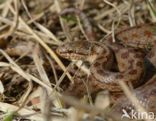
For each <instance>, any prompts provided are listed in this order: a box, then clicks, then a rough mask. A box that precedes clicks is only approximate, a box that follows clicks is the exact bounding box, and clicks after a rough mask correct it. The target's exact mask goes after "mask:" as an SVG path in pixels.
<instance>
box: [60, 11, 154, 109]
mask: <svg viewBox="0 0 156 121" xmlns="http://www.w3.org/2000/svg"><path fill="white" fill-rule="evenodd" d="M70 11H72V9H71V10H70ZM64 13H66V12H64ZM77 14H80V12H78V13H77ZM88 31H89V30H87V32H88ZM87 32H86V33H87ZM88 35H91V33H89V34H88ZM155 35H156V26H155V25H154V24H149V25H139V26H135V27H129V28H126V29H123V30H121V31H118V32H116V33H115V40H116V41H115V42H113V39H112V36H111V35H110V36H109V37H107V39H106V40H105V41H104V42H103V43H97V42H95V41H93V40H95V39H91V41H86V40H83V41H82V40H79V41H72V42H67V43H64V44H62V45H61V46H59V47H58V49H57V53H58V54H59V55H60V56H62V57H64V58H66V59H70V60H84V61H89V62H90V63H91V67H90V76H89V78H90V81H91V82H90V83H91V86H92V88H93V90H94V87H96V88H95V90H96V89H97V88H100V89H108V90H109V91H110V92H120V91H121V89H120V87H119V86H118V82H119V81H124V82H125V83H131V84H132V85H133V87H134V88H137V87H138V86H140V85H141V84H142V82H141V78H143V75H144V73H145V69H144V58H145V57H146V58H147V59H148V60H149V61H150V62H151V63H152V64H153V65H154V66H155V67H156V53H155V51H156V36H155ZM92 37H93V36H92ZM88 38H89V37H88ZM114 62H116V64H117V67H118V71H115V72H114V71H112V67H113V64H114ZM154 80H155V77H153V78H152V79H151V80H150V81H149V83H146V84H145V85H144V86H141V87H139V88H137V89H136V90H135V93H136V96H137V97H138V98H139V100H140V102H143V103H144V106H145V107H146V109H149V108H150V109H153V107H154V106H152V105H151V104H152V103H154V100H155V95H156V93H155V92H156V91H155V88H154V86H155V81H154ZM78 84H79V83H78ZM72 89H75V90H76V88H75V87H74V88H72ZM79 93H81V92H79ZM123 101H124V102H127V103H123ZM122 103H123V104H122ZM154 104H155V103H154ZM125 105H130V106H128V107H129V108H132V107H133V106H132V104H131V103H130V102H129V101H128V99H126V98H125V97H123V98H120V99H119V101H118V102H117V105H116V108H115V109H114V110H115V111H117V110H116V109H118V110H120V109H122V107H125ZM120 111H121V110H120Z"/></svg>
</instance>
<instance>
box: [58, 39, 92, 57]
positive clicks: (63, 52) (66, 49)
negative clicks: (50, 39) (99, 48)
mask: <svg viewBox="0 0 156 121" xmlns="http://www.w3.org/2000/svg"><path fill="white" fill-rule="evenodd" d="M92 47H93V46H92V43H91V42H89V41H72V42H66V43H64V44H62V45H60V46H59V47H58V48H57V50H56V52H57V54H59V55H60V56H61V57H63V58H66V59H69V60H87V59H88V57H89V56H91V54H92V55H93V52H92V51H93V49H92Z"/></svg>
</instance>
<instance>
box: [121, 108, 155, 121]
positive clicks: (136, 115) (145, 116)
mask: <svg viewBox="0 0 156 121" xmlns="http://www.w3.org/2000/svg"><path fill="white" fill-rule="evenodd" d="M122 113H123V114H122V117H121V119H124V118H128V119H137V120H153V119H155V115H154V113H153V112H137V111H135V110H131V112H130V113H127V111H126V110H125V109H122Z"/></svg>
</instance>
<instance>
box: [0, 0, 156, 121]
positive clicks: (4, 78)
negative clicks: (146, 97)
mask: <svg viewBox="0 0 156 121" xmlns="http://www.w3.org/2000/svg"><path fill="white" fill-rule="evenodd" d="M155 5H156V3H155V1H154V0H153V1H152V0H137V1H135V0H122V1H121V0H115V1H114V0H109V1H108V0H94V1H92V0H80V1H78V0H77V1H74V0H44V2H43V1H42V0H2V1H0V31H1V33H0V48H1V49H0V53H1V54H0V67H1V68H0V81H1V82H0V93H1V94H0V111H1V115H0V120H4V121H11V120H12V118H13V119H15V120H21V121H24V119H25V120H28V121H34V120H35V121H51V120H53V121H67V120H68V121H81V120H83V121H92V120H93V119H94V120H96V121H97V120H98V121H109V120H110V121H111V120H113V119H111V116H108V115H107V113H108V112H109V110H110V107H109V106H110V99H109V94H108V93H107V92H102V93H100V94H97V95H96V99H95V101H92V98H91V95H90V94H89V90H88V89H87V90H88V94H87V95H85V96H83V98H81V99H75V98H73V97H71V96H66V95H64V90H66V89H67V88H68V87H69V85H71V84H73V83H74V81H75V79H76V78H75V74H76V73H77V71H80V70H81V71H82V72H81V73H83V74H82V75H85V76H86V74H89V70H88V68H86V66H84V65H83V64H82V62H80V61H78V62H69V61H67V60H64V59H62V58H60V57H59V56H58V55H57V54H56V52H55V50H56V47H57V46H59V45H60V44H61V43H63V42H66V41H72V40H76V39H90V38H88V36H87V35H86V34H85V30H84V25H83V24H82V23H81V20H80V18H79V17H78V16H77V17H76V19H75V18H69V19H71V20H70V21H65V20H64V19H63V18H62V17H60V16H59V14H60V12H61V11H62V10H63V9H65V8H68V7H71V6H72V7H76V8H79V9H80V10H82V11H83V12H84V13H85V14H86V15H87V17H88V19H89V20H90V21H91V24H92V25H93V29H94V30H95V32H96V33H97V40H96V41H100V40H103V38H104V37H105V36H106V35H108V34H110V33H111V34H112V35H113V36H114V33H115V31H116V30H117V29H121V28H123V27H125V26H135V25H138V24H144V23H146V24H148V23H152V22H155V21H156V12H155V8H154V6H155ZM67 19H68V18H67ZM114 40H115V39H114ZM75 65H77V67H78V69H75ZM85 79H86V78H85ZM87 80H88V81H89V79H88V78H87ZM82 83H83V85H85V86H84V87H85V88H88V85H87V81H86V80H83V82H82ZM78 84H79V83H78ZM120 85H121V88H123V90H124V92H125V94H126V95H127V96H128V97H132V98H129V100H130V101H132V102H133V103H135V102H137V101H136V100H137V99H136V97H135V96H133V94H132V93H131V91H129V90H128V87H126V86H125V85H124V84H122V83H120ZM76 86H79V85H76ZM75 90H76V89H75ZM88 100H89V101H88ZM135 106H136V107H137V109H138V108H139V109H141V111H145V109H144V108H143V107H142V106H141V105H139V104H138V103H135ZM12 116H13V117H12Z"/></svg>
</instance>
